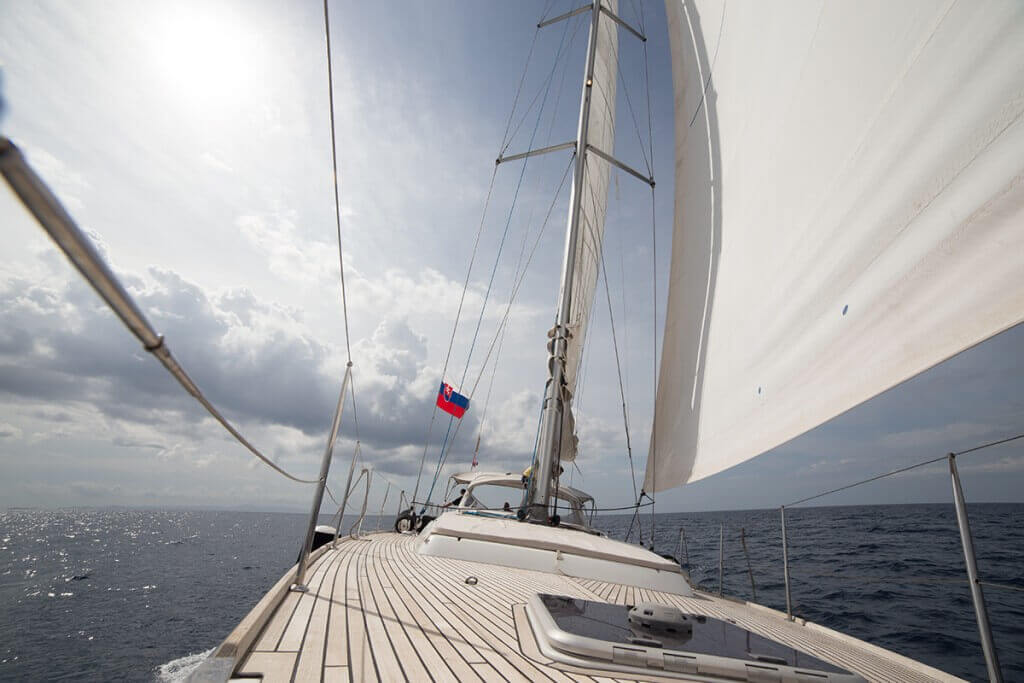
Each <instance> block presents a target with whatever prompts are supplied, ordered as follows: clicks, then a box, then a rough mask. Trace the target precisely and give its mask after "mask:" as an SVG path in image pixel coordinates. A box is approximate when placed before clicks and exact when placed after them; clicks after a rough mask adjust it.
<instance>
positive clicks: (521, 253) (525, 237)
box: [473, 211, 533, 460]
mask: <svg viewBox="0 0 1024 683" xmlns="http://www.w3.org/2000/svg"><path fill="white" fill-rule="evenodd" d="M531 223H533V212H532V211H531V212H530V218H529V219H528V220H527V221H526V225H527V229H526V230H524V231H523V242H522V244H521V245H520V246H519V258H518V259H517V260H516V269H515V273H514V276H513V278H512V281H513V283H515V281H516V280H518V279H519V273H520V271H521V269H522V267H523V259H524V257H525V256H526V244H527V241H528V238H529V237H530V231H529V226H530V224H531ZM507 331H508V326H507V325H502V326H501V328H500V329H499V330H498V332H497V334H498V335H500V336H499V337H498V350H497V352H495V354H494V364H493V365H491V379H490V381H489V382H488V383H487V396H486V397H485V398H484V407H483V411H482V412H481V414H480V423H479V424H478V425H477V432H476V446H474V448H473V459H474V460H476V459H477V456H478V455H479V453H480V438H481V437H482V436H483V431H484V422H485V421H486V419H487V408H488V407H489V406H490V404H491V391H492V390H493V389H494V378H495V376H496V375H497V374H498V360H499V359H500V358H501V350H502V348H503V347H504V345H505V333H506V332H507Z"/></svg>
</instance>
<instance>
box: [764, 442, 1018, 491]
mask: <svg viewBox="0 0 1024 683" xmlns="http://www.w3.org/2000/svg"><path fill="white" fill-rule="evenodd" d="M1018 439H1024V434H1017V435H1016V436H1010V437H1007V438H1005V439H998V440H997V441H989V442H988V443H983V444H980V445H978V446H974V447H973V448H967V449H965V450H962V451H957V452H955V453H952V454H951V455H967V454H968V453H975V452H977V451H980V450H983V449H985V448H991V447H992V446H999V445H1001V444H1004V443H1009V442H1011V441H1017V440H1018ZM947 458H949V456H948V455H943V456H941V457H938V458H932V459H931V460H925V461H923V462H919V463H915V464H913V465H907V466H906V467H901V468H899V469H898V470H893V471H891V472H886V473H885V474H879V475H876V476H874V477H869V478H868V479H862V480H861V481H857V482H854V483H852V484H847V485H846V486H840V487H839V488H836V489H832V490H831V491H825V492H824V493H819V494H816V495H813V496H810V497H808V498H801V499H800V500H798V501H795V502H792V503H786V504H785V505H784V506H782V507H792V506H793V505H799V504H801V503H806V502H808V501H811V500H815V499H817V498H821V497H823V496H827V495H829V494H832V493H839V492H840V491H845V490H846V489H852V488H853V487H854V486H860V485H861V484H867V483H870V482H872V481H878V480H879V479H884V478H886V477H891V476H892V475H894V474H901V473H903V472H907V471H909V470H912V469H916V468H918V467H924V466H925V465H931V464H933V463H937V462H939V461H941V460H946V459H947Z"/></svg>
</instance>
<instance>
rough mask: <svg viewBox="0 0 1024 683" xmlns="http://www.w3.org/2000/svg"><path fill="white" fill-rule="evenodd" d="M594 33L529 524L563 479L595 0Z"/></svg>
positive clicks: (593, 48)
mask: <svg viewBox="0 0 1024 683" xmlns="http://www.w3.org/2000/svg"><path fill="white" fill-rule="evenodd" d="M590 14H591V18H590V34H589V36H588V38H587V60H586V66H585V67H584V71H583V88H582V93H581V95H580V119H579V126H578V128H577V134H576V164H575V168H574V169H573V182H572V193H571V195H570V197H569V220H568V225H567V227H566V236H565V254H564V256H563V260H562V283H561V287H560V289H559V293H558V308H557V312H556V316H555V326H554V327H553V328H552V330H551V332H549V335H550V336H551V341H550V342H549V343H548V350H549V352H550V354H551V355H550V358H549V359H548V381H547V385H546V386H545V389H544V408H543V412H542V414H541V426H540V440H539V442H538V444H537V457H536V459H535V461H534V464H533V470H532V476H531V477H530V480H529V489H528V491H527V494H526V500H527V504H528V509H527V516H528V519H529V520H530V521H534V522H543V523H547V522H548V521H549V519H548V505H549V503H550V500H551V482H552V478H553V477H552V475H554V477H557V476H558V472H557V468H558V467H559V452H558V451H559V447H560V445H561V442H562V433H561V432H562V421H563V412H564V407H565V391H564V384H565V356H566V346H567V341H568V335H569V318H570V309H571V305H572V283H573V274H574V273H573V271H574V269H575V262H576V248H577V246H576V245H577V242H578V241H579V233H580V218H581V214H582V206H583V174H584V171H585V169H586V153H587V134H588V133H589V129H590V100H591V93H592V91H593V84H594V61H595V55H596V53H597V37H598V33H597V26H598V24H597V22H598V20H599V19H600V17H601V0H593V4H592V6H591V8H590Z"/></svg>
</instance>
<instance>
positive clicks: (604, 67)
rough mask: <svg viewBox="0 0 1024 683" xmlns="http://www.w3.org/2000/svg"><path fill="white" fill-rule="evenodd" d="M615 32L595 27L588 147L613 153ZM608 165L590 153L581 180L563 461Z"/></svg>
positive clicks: (612, 5) (569, 443)
mask: <svg viewBox="0 0 1024 683" xmlns="http://www.w3.org/2000/svg"><path fill="white" fill-rule="evenodd" d="M603 4H604V6H605V7H607V8H608V9H609V10H610V11H612V12H613V13H617V10H618V6H617V5H618V3H617V0H603ZM618 52H619V41H618V29H617V27H616V25H615V24H614V23H613V22H612V21H611V20H610V19H608V18H607V17H602V20H601V21H600V22H599V24H598V38H597V49H596V52H595V54H594V60H595V61H594V79H593V80H594V83H593V87H592V92H591V105H590V132H589V144H590V145H592V146H594V147H596V148H597V149H599V150H601V151H602V152H605V153H606V154H612V153H613V152H614V146H615V95H616V88H617V83H618V80H617V76H618V66H617V64H618V56H619V55H618ZM610 175H611V165H610V164H609V163H608V162H607V161H605V160H604V159H601V158H600V157H598V156H597V155H596V154H588V155H587V161H586V172H585V175H584V179H583V194H582V197H581V201H582V204H583V210H582V217H581V218H582V221H581V222H582V230H581V232H580V241H579V243H578V245H577V250H576V264H575V267H574V268H573V284H572V303H571V308H570V324H569V332H570V334H571V337H570V338H569V341H568V344H567V348H566V358H565V388H566V390H567V391H568V392H569V397H568V398H569V400H567V402H566V405H567V406H568V407H569V409H568V410H565V411H564V412H563V423H562V447H561V459H562V460H565V461H570V462H571V461H572V460H574V459H575V457H576V438H575V435H574V433H575V420H574V419H573V415H572V398H571V397H572V395H573V394H574V393H575V391H576V377H577V374H578V372H579V368H580V361H581V360H582V357H583V342H584V340H585V337H586V332H587V319H588V317H589V316H590V311H591V308H593V301H594V291H595V289H596V287H597V277H598V268H599V266H600V263H601V242H602V240H603V239H604V219H605V213H606V212H607V208H608V181H609V177H610Z"/></svg>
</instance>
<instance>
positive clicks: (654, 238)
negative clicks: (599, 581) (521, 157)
mask: <svg viewBox="0 0 1024 683" xmlns="http://www.w3.org/2000/svg"><path fill="white" fill-rule="evenodd" d="M645 24H646V22H645V20H644V4H643V2H641V3H640V30H642V31H644V33H645V35H646V29H645V28H644V26H645ZM644 91H645V94H646V96H647V144H648V145H649V147H650V153H651V157H650V159H651V169H652V170H651V177H652V178H653V177H654V170H653V167H654V125H653V123H652V117H651V78H650V59H649V57H648V51H647V41H646V40H645V41H644ZM651 266H652V267H651V279H652V280H653V287H652V289H653V292H654V315H653V316H652V320H653V327H654V329H653V333H652V334H651V338H652V340H653V341H654V360H653V365H654V387H653V393H654V395H653V404H652V405H653V406H654V410H653V411H652V412H651V446H650V456H648V464H650V465H652V468H651V488H652V489H653V490H655V491H656V490H657V489H658V484H657V482H658V478H657V475H658V464H657V460H656V459H654V461H653V463H652V462H651V459H652V458H651V456H653V455H654V453H655V445H656V442H655V436H654V435H655V430H654V427H655V425H654V419H655V418H654V415H655V414H656V413H657V407H658V226H657V202H656V198H655V194H654V185H653V184H652V185H651ZM648 497H649V498H650V496H648ZM654 524H655V523H654V498H651V548H652V549H653V548H654Z"/></svg>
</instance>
